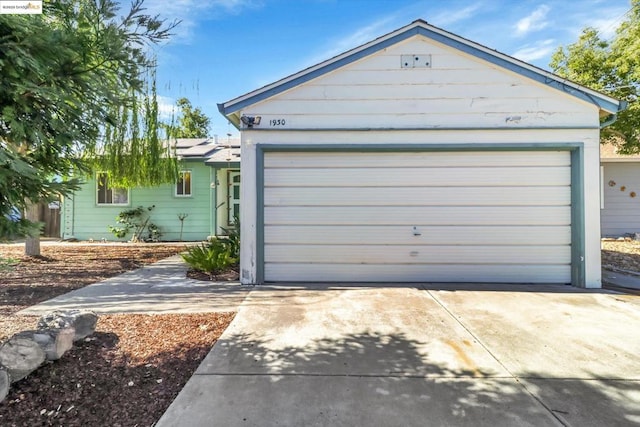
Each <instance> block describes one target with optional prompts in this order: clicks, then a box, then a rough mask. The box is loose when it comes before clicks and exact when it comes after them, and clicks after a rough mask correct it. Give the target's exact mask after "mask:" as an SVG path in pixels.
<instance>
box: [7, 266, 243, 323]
mask: <svg viewBox="0 0 640 427" xmlns="http://www.w3.org/2000/svg"><path fill="white" fill-rule="evenodd" d="M186 271H187V266H186V264H185V263H184V261H182V259H181V258H180V256H179V255H176V256H173V257H170V258H166V259H164V260H162V261H159V262H157V263H155V264H151V265H148V266H145V267H143V268H140V269H138V270H134V271H130V272H127V273H124V274H121V275H119V276H116V277H112V278H110V279H107V280H104V281H102V282H99V283H95V284H93V285H89V286H86V287H84V288H80V289H77V290H75V291H72V292H69V293H67V294H64V295H61V296H59V297H57V298H53V299H50V300H48V301H44V302H42V303H40V304H37V305H34V306H31V307H29V308H27V309H25V310H22V311H20V312H18V314H27V315H42V314H44V313H47V312H50V311H51V310H59V309H73V308H75V309H87V310H93V311H95V312H96V313H102V314H113V313H203V312H214V311H217V312H224V311H236V310H237V309H238V306H239V305H240V303H242V301H243V300H244V299H245V297H246V296H247V294H248V293H249V291H250V289H251V287H247V286H241V285H240V283H239V282H224V283H216V282H202V281H199V280H192V279H188V278H187V277H186Z"/></svg>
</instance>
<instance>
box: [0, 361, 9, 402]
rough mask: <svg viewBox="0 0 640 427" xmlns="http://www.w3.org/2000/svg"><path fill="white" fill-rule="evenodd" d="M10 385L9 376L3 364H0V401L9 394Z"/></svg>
mask: <svg viewBox="0 0 640 427" xmlns="http://www.w3.org/2000/svg"><path fill="white" fill-rule="evenodd" d="M10 385H11V376H10V375H9V372H8V371H7V370H6V369H5V367H4V366H0V402H2V401H3V400H4V399H5V398H6V397H7V394H9V386H10Z"/></svg>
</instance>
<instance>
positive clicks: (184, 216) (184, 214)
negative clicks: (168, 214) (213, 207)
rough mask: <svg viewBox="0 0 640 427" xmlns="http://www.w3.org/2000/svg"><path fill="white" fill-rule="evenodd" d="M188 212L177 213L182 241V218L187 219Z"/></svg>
mask: <svg viewBox="0 0 640 427" xmlns="http://www.w3.org/2000/svg"><path fill="white" fill-rule="evenodd" d="M188 216H189V214H187V213H179V214H178V220H179V221H180V241H181V242H182V230H183V229H184V220H185V219H187V217H188Z"/></svg>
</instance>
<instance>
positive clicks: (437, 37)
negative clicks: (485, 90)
mask: <svg viewBox="0 0 640 427" xmlns="http://www.w3.org/2000/svg"><path fill="white" fill-rule="evenodd" d="M416 35H422V36H424V37H427V38H430V39H432V40H434V41H437V42H439V43H442V44H444V45H446V46H449V47H451V48H454V49H457V50H459V51H462V52H465V53H467V54H470V55H473V56H475V57H477V58H480V59H483V60H485V61H488V62H490V63H492V64H494V65H497V66H500V67H502V68H505V69H507V70H510V71H512V72H515V73H517V74H520V75H522V76H524V77H528V78H530V79H532V80H535V81H537V82H539V83H542V84H544V85H546V86H548V87H551V88H554V89H557V90H559V91H562V92H564V93H566V94H569V95H572V96H574V97H576V98H578V99H581V100H583V101H586V102H589V103H592V104H595V105H596V106H598V108H599V109H600V110H601V112H604V113H608V114H615V113H617V112H618V111H621V110H624V109H625V108H626V106H627V103H626V102H625V101H619V100H617V99H615V98H612V97H610V96H608V95H605V94H603V93H601V92H598V91H595V90H593V89H589V88H587V87H585V86H582V85H579V84H577V83H574V82H572V81H569V80H567V79H565V78H563V77H560V76H558V75H556V74H553V73H551V72H549V71H546V70H543V69H542V68H538V67H536V66H534V65H531V64H528V63H526V62H524V61H521V60H519V59H516V58H513V57H511V56H509V55H506V54H504V53H501V52H498V51H496V50H493V49H490V48H488V47H486V46H483V45H481V44H479V43H476V42H473V41H471V40H468V39H465V38H463V37H460V36H458V35H455V34H453V33H450V32H447V31H445V30H443V29H440V28H438V27H434V26H433V25H430V24H428V23H427V22H426V21H423V20H421V19H418V20H416V21H414V22H412V23H411V24H409V25H407V26H404V27H402V28H400V29H398V30H395V31H392V32H391V33H388V34H386V35H384V36H381V37H379V38H377V39H375V40H372V41H370V42H368V43H365V44H363V45H361V46H358V47H356V48H354V49H351V50H349V51H347V52H344V53H342V54H340V55H337V56H335V57H333V58H331V59H328V60H326V61H324V62H321V63H319V64H316V65H313V66H311V67H309V68H307V69H305V70H302V71H300V72H298V73H295V74H292V75H290V76H288V77H285V78H283V79H281V80H278V81H276V82H274V83H271V84H268V85H266V86H263V87H261V88H259V89H256V90H254V91H251V92H249V93H246V94H244V95H241V96H239V97H237V98H234V99H232V100H230V101H227V102H224V103H221V104H218V110H219V111H220V113H221V114H222V115H224V116H225V117H226V118H227V119H228V120H229V121H230V122H231V123H233V125H234V126H235V127H236V128H238V129H239V128H240V115H239V114H238V113H239V111H240V110H242V109H243V108H245V107H247V106H249V105H253V104H255V103H257V102H260V101H263V100H265V99H268V98H271V97H273V96H275V95H278V94H280V93H282V92H284V91H286V90H288V89H291V88H293V87H296V86H299V85H301V84H303V83H305V82H308V81H310V80H312V79H315V78H317V77H320V76H322V75H324V74H327V73H329V72H331V71H334V70H336V69H338V68H340V67H343V66H345V65H348V64H350V63H352V62H354V61H357V60H359V59H362V58H364V57H366V56H369V55H371V54H373V53H376V52H378V51H380V50H382V49H385V48H387V47H389V46H392V45H394V44H397V43H399V42H401V41H403V40H406V39H408V38H410V37H413V36H416Z"/></svg>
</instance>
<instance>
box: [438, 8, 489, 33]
mask: <svg viewBox="0 0 640 427" xmlns="http://www.w3.org/2000/svg"><path fill="white" fill-rule="evenodd" d="M481 6H482V3H475V4H472V5H469V6H467V7H465V8H464V9H460V10H458V11H455V12H452V11H450V10H448V11H446V12H442V13H440V14H438V15H435V16H434V17H433V18H431V19H428V22H429V23H433V25H436V26H438V27H447V26H450V25H453V24H455V23H457V22H460V21H464V20H465V19H469V18H471V17H472V16H473V15H474V14H475V13H476V12H477V11H478V10H479V9H480V7H481ZM445 29H446V28H445Z"/></svg>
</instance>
